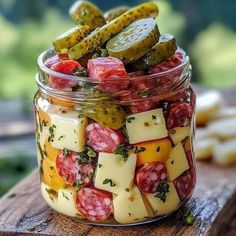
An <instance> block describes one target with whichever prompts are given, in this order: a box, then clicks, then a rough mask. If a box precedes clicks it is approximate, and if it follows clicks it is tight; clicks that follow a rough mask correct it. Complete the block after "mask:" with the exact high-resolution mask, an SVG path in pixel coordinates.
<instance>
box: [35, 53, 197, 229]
mask: <svg viewBox="0 0 236 236" xmlns="http://www.w3.org/2000/svg"><path fill="white" fill-rule="evenodd" d="M178 53H179V56H181V59H182V61H181V63H180V64H179V65H176V66H175V67H174V68H173V66H172V68H170V69H168V70H166V69H165V71H161V68H158V67H157V68H156V69H155V70H156V71H153V72H152V73H153V74H152V75H143V74H142V73H141V72H138V73H132V74H130V76H129V78H122V79H121V78H118V79H117V78H114V79H109V80H103V81H101V80H99V79H97V80H94V79H90V78H82V77H77V76H70V75H65V74H60V73H56V72H54V71H52V70H50V69H48V67H47V66H46V65H45V64H47V63H50V60H51V61H53V60H54V59H55V58H56V57H55V54H54V51H53V50H49V51H46V52H44V53H43V54H42V55H40V57H39V59H38V65H39V73H38V74H37V75H36V82H37V84H38V88H39V90H38V92H37V93H36V95H35V99H34V104H35V113H36V140H37V150H38V163H39V167H40V179H41V192H42V195H43V198H44V199H45V201H46V202H47V203H48V205H49V206H50V207H51V208H53V209H54V210H56V211H57V212H59V213H62V214H64V215H66V216H70V217H73V218H75V219H79V220H80V221H82V222H86V223H91V224H95V225H96V224H97V225H136V224H142V223H146V222H151V221H154V220H157V219H160V218H162V217H165V216H167V215H169V214H171V213H172V212H174V211H176V210H177V209H179V208H180V206H181V205H183V204H184V203H185V202H186V201H187V200H188V199H189V198H190V197H191V195H192V192H193V190H194V187H195V181H196V174H195V162H194V156H193V142H192V141H193V135H194V126H195V122H194V116H195V115H194V113H195V100H196V97H195V93H194V91H193V90H192V87H191V86H190V79H191V65H190V63H189V57H188V56H187V55H186V53H185V52H184V51H183V50H182V49H178V52H177V54H178ZM48 59H49V60H48ZM55 60H56V59H55ZM171 63H172V64H173V62H170V64H171ZM167 64H168V63H167ZM165 66H168V65H165ZM62 87H63V89H62Z"/></svg>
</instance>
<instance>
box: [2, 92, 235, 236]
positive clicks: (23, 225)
mask: <svg viewBox="0 0 236 236" xmlns="http://www.w3.org/2000/svg"><path fill="white" fill-rule="evenodd" d="M223 93H224V97H225V98H226V99H227V102H228V104H230V105H235V104H236V99H235V97H236V89H230V90H225V91H224V92H223ZM197 177H198V182H197V186H196V190H195V192H194V195H193V197H192V198H191V200H190V201H189V202H188V203H187V204H186V205H185V206H184V207H183V208H181V210H179V211H178V212H177V213H175V214H173V215H172V216H170V217H168V218H166V219H164V220H162V221H159V222H155V223H151V224H148V225H143V226H136V227H118V228H114V227H95V226H90V225H86V224H82V223H78V222H77V221H75V220H72V219H69V218H67V217H65V216H62V215H59V214H57V213H55V212H54V211H53V210H51V209H50V208H49V207H48V206H47V205H46V203H44V201H43V200H42V197H41V194H40V191H39V182H38V173H37V171H36V172H34V173H32V175H30V176H29V177H28V178H26V179H25V180H24V181H23V182H21V183H20V184H18V185H17V186H16V187H15V188H13V189H12V190H11V191H10V192H9V193H8V194H7V195H5V196H4V197H3V198H2V199H0V235H15V234H16V233H17V234H18V235H25V234H27V235H28V234H31V235H65V236H67V235H68V236H69V235H72V236H73V235H76V236H77V235H78V236H87V235H88V236H93V235H96V236H107V235H112V236H120V235H122V236H126V235H127V236H133V235H135V236H141V235H144V236H146V235H148V236H149V235H150V236H154V235H155V236H159V235H160V236H169V235H171V236H172V235H188V236H189V235H193V236H197V235H199V236H200V235H213V236H215V235H217V236H218V235H219V236H235V235H236V167H231V168H221V167H218V166H215V165H213V164H212V163H198V164H197ZM189 213H191V214H192V215H193V216H194V217H195V219H196V220H195V222H194V224H193V225H192V226H186V225H185V224H184V221H183V219H182V218H183V216H185V215H188V214H189Z"/></svg>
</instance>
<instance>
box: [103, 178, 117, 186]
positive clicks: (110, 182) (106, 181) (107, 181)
mask: <svg viewBox="0 0 236 236" xmlns="http://www.w3.org/2000/svg"><path fill="white" fill-rule="evenodd" d="M103 184H110V186H111V187H115V186H116V184H115V183H113V181H112V180H111V179H105V180H104V181H103Z"/></svg>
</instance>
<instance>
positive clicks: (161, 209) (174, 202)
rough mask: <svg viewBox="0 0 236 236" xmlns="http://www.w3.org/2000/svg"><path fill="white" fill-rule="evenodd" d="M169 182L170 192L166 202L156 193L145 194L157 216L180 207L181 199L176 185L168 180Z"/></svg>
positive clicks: (167, 194)
mask: <svg viewBox="0 0 236 236" xmlns="http://www.w3.org/2000/svg"><path fill="white" fill-rule="evenodd" d="M167 184H168V185H169V192H167V193H166V199H165V202H164V201H162V200H161V199H160V198H158V197H155V196H156V194H155V193H145V194H144V196H145V197H146V198H147V201H148V202H149V204H150V205H151V207H152V210H153V211H154V213H155V215H156V216H161V215H167V214H169V213H172V212H173V211H175V210H177V209H178V208H179V204H180V199H179V196H178V194H177V192H176V189H175V186H174V184H173V183H171V182H167Z"/></svg>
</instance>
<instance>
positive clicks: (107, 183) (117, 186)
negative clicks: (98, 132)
mask: <svg viewBox="0 0 236 236" xmlns="http://www.w3.org/2000/svg"><path fill="white" fill-rule="evenodd" d="M136 159H137V156H136V154H134V153H130V154H129V157H128V159H127V161H124V159H123V158H122V156H121V155H118V154H112V153H102V152H100V153H99V157H98V167H97V170H96V176H95V187H96V188H99V189H103V190H106V191H108V192H112V193H115V194H119V193H121V192H124V191H125V189H128V188H130V186H131V185H132V184H133V179H134V172H135V167H136Z"/></svg>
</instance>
